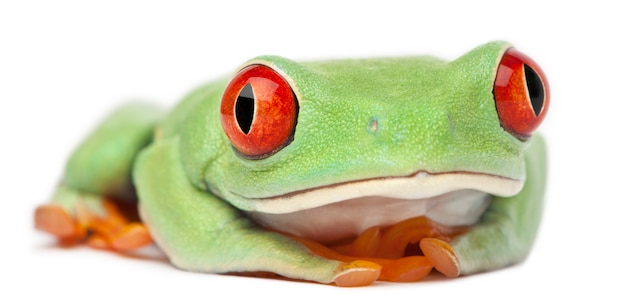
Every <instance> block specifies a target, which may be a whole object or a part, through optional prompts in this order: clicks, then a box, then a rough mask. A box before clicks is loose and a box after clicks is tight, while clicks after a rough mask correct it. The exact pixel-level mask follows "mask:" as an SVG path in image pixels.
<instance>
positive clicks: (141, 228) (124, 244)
mask: <svg viewBox="0 0 626 306" xmlns="http://www.w3.org/2000/svg"><path fill="white" fill-rule="evenodd" d="M151 243H152V236H150V232H149V231H148V228H146V226H145V225H143V224H141V223H129V224H127V225H126V226H125V227H124V228H123V229H122V231H121V232H120V233H118V234H117V235H115V237H113V239H112V240H111V247H112V248H113V249H115V250H119V251H127V250H135V249H138V248H141V247H143V246H146V245H149V244H151Z"/></svg>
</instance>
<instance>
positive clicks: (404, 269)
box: [290, 236, 433, 282]
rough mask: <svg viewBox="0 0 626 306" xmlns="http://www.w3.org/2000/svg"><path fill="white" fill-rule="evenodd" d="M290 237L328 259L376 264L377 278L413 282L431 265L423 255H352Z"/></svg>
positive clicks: (428, 269)
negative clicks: (378, 272) (377, 269)
mask: <svg viewBox="0 0 626 306" xmlns="http://www.w3.org/2000/svg"><path fill="white" fill-rule="evenodd" d="M290 237H291V238H293V239H295V240H296V241H298V242H300V243H301V244H303V245H304V246H306V247H307V248H308V249H309V250H311V251H312V252H313V253H315V254H317V255H319V256H322V257H325V258H328V259H334V260H339V261H343V262H346V263H350V262H358V261H367V262H371V263H373V264H376V265H378V266H380V267H381V268H380V276H379V277H378V279H379V280H384V281H392V282H414V281H418V280H420V279H422V278H424V277H426V275H428V273H430V271H431V269H432V267H433V266H432V264H431V263H430V262H429V261H428V260H427V259H426V258H425V257H424V256H410V257H404V258H399V259H386V258H375V257H363V258H361V257H353V256H347V255H343V254H340V253H338V252H336V251H335V250H332V249H330V248H328V247H326V246H324V245H322V244H321V243H318V242H315V241H313V240H309V239H306V238H302V237H297V236H290Z"/></svg>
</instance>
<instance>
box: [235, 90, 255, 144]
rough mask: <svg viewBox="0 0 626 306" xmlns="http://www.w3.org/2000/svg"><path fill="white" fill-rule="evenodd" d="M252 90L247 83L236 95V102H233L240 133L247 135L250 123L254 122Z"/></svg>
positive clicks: (250, 126)
mask: <svg viewBox="0 0 626 306" xmlns="http://www.w3.org/2000/svg"><path fill="white" fill-rule="evenodd" d="M254 104H255V98H254V90H253V88H252V85H250V83H247V84H246V85H245V86H244V87H243V88H242V89H241V91H240V92H239V94H238V95H237V101H236V102H235V118H236V119H237V124H238V125H239V128H240V129H241V131H242V132H243V133H244V134H246V135H248V133H250V129H251V128H252V121H253V120H254Z"/></svg>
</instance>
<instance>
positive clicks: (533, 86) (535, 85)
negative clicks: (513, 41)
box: [524, 64, 545, 117]
mask: <svg viewBox="0 0 626 306" xmlns="http://www.w3.org/2000/svg"><path fill="white" fill-rule="evenodd" d="M524 75H525V77H526V88H528V96H529V97H530V104H531V105H532V107H533V112H534V113H535V117H536V116H539V114H540V113H541V110H542V109H543V104H544V99H545V93H544V88H543V82H542V81H541V78H540V77H539V75H538V74H537V72H535V70H534V69H533V68H531V67H530V66H528V65H526V64H524Z"/></svg>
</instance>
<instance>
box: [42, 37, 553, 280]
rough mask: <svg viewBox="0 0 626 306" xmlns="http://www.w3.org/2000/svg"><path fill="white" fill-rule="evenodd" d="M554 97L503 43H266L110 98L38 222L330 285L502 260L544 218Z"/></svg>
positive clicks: (112, 242) (511, 257) (513, 255)
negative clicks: (256, 50)
mask: <svg viewBox="0 0 626 306" xmlns="http://www.w3.org/2000/svg"><path fill="white" fill-rule="evenodd" d="M548 106H549V88H548V84H547V81H546V78H545V76H544V73H543V72H542V70H541V69H540V68H539V66H538V65H537V64H536V63H535V62H534V61H533V60H532V59H530V58H529V57H528V56H526V55H524V54H523V53H521V52H519V51H518V50H517V49H515V48H513V47H512V46H511V45H510V44H508V43H506V42H491V43H487V44H484V45H482V46H479V47H477V48H475V49H473V50H471V51H470V52H468V53H466V54H465V55H463V56H461V57H459V58H458V59H456V60H453V61H444V60H441V59H438V58H435V57H428V56H417V57H416V56H407V57H394V58H370V59H346V60H330V61H314V62H295V61H292V60H289V59H286V58H283V57H278V56H261V57H257V58H254V59H252V60H250V61H248V62H246V63H244V64H243V65H241V66H240V67H239V68H238V69H237V70H236V72H235V73H234V74H233V76H232V77H230V78H227V79H222V80H218V81H215V82H212V83H209V84H207V85H205V86H202V87H200V88H198V89H197V90H195V91H193V92H192V93H191V94H190V95H188V96H187V97H186V98H185V99H183V101H182V102H181V103H180V104H178V105H177V106H176V107H174V109H173V110H171V111H170V112H168V113H166V112H164V111H162V110H161V109H160V108H158V107H155V106H153V105H147V104H129V105H126V106H123V107H122V108H120V109H119V110H117V111H115V112H114V113H113V114H111V115H110V117H108V118H107V119H106V120H105V121H104V122H103V123H102V124H101V125H99V126H98V127H97V128H96V129H95V130H94V131H93V133H92V134H91V135H90V136H89V137H88V138H87V139H86V140H85V141H84V143H82V144H81V145H80V146H79V147H78V148H77V150H76V151H75V153H73V155H72V156H71V157H70V159H69V161H68V163H67V166H66V170H65V175H64V176H63V179H62V181H61V183H60V184H59V186H58V188H57V190H56V192H55V194H54V196H53V198H52V200H51V202H50V203H51V204H47V205H42V206H39V207H38V208H37V209H36V211H35V226H36V227H37V228H38V229H41V230H44V231H47V232H49V233H51V234H53V235H55V236H57V237H58V238H59V239H60V240H61V241H64V242H67V241H87V243H89V244H90V245H92V246H95V247H101V248H108V249H113V250H119V251H126V250H131V249H134V248H138V247H141V246H144V245H146V244H150V243H152V241H154V242H155V243H156V244H157V245H158V246H159V247H160V248H161V249H162V250H163V251H164V253H165V254H166V255H167V256H168V258H169V259H170V260H171V262H172V263H173V264H174V265H175V266H177V267H179V268H181V269H184V270H190V271H198V272H209V273H240V274H247V273H257V272H263V273H270V274H272V275H276V276H280V277H284V278H291V279H298V280H307V281H313V282H319V283H325V284H335V285H338V286H363V285H369V284H371V283H373V282H375V281H377V280H382V281H399V282H401V281H416V280H419V279H422V278H423V277H424V276H426V275H427V274H428V273H430V271H431V270H432V269H435V270H438V271H439V272H441V273H443V274H444V275H446V276H449V277H456V276H459V275H465V274H472V273H476V272H480V271H487V270H492V269H497V268H501V267H504V266H507V265H511V264H514V263H517V262H519V261H521V260H523V259H524V257H525V256H526V255H527V254H528V252H529V250H530V248H531V245H532V243H533V240H534V237H535V235H536V232H537V228H538V225H539V221H540V216H541V210H542V205H543V204H542V198H543V194H544V185H545V177H546V150H545V145H544V141H543V140H542V138H541V137H540V136H538V135H534V136H533V133H534V131H535V130H536V129H537V127H538V126H539V125H540V123H541V122H542V120H543V118H544V117H545V115H546V112H547V109H548ZM135 209H136V210H138V214H137V215H138V216H137V215H136V216H133V213H132V212H133V210H135ZM264 275H265V274H264Z"/></svg>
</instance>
